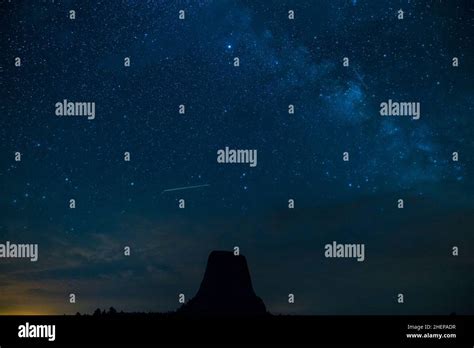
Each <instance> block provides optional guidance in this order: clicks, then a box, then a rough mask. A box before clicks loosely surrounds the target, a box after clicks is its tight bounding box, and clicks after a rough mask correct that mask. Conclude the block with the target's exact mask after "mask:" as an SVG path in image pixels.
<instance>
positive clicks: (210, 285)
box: [177, 251, 268, 316]
mask: <svg viewBox="0 0 474 348" xmlns="http://www.w3.org/2000/svg"><path fill="white" fill-rule="evenodd" d="M177 313H179V314H190V315H194V314H196V315H219V316H236V315H252V316H254V315H265V314H268V313H267V310H266V307H265V304H264V303H263V301H262V299H261V298H260V297H258V296H257V295H256V294H255V292H254V290H253V287H252V280H251V279H250V272H249V269H248V266H247V260H246V259H245V257H244V256H243V255H237V256H236V255H234V253H233V252H230V251H212V252H211V254H210V255H209V258H208V260H207V266H206V271H205V273H204V278H203V280H202V282H201V286H200V287H199V290H198V292H197V294H196V296H194V297H193V298H192V299H191V300H189V301H188V302H187V303H186V304H184V305H183V306H182V307H180V308H179V309H178V310H177Z"/></svg>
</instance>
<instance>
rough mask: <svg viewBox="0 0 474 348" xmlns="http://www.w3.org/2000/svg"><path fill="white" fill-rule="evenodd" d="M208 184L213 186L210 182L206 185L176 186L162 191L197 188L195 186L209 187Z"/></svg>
mask: <svg viewBox="0 0 474 348" xmlns="http://www.w3.org/2000/svg"><path fill="white" fill-rule="evenodd" d="M207 186H211V185H209V184H204V185H194V186H184V187H175V188H169V189H166V190H163V191H162V192H161V193H165V192H171V191H181V190H190V189H195V188H199V187H207Z"/></svg>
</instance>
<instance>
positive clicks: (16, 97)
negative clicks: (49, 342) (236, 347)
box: [0, 0, 474, 314]
mask: <svg viewBox="0 0 474 348" xmlns="http://www.w3.org/2000/svg"><path fill="white" fill-rule="evenodd" d="M181 9H184V10H185V15H186V19H185V20H180V19H179V18H178V11H179V10H181ZM399 9H402V10H403V11H404V19H403V20H399V19H397V11H398V10H399ZM70 10H75V11H76V18H75V19H74V20H71V19H70V18H69V11H70ZM289 10H294V11H295V19H294V20H289V19H288V11H289ZM473 11H474V7H473V4H472V2H470V1H461V0H453V1H444V0H436V1H415V0H411V1H410V0H403V1H376V0H332V1H323V0H315V1H309V0H298V1H296V0H295V1H288V0H283V1H282V0H278V1H277V0H272V1H253V0H252V1H247V0H219V1H217V0H216V1H211V0H199V1H198V0H196V1H162V0H156V1H138V0H133V1H132V0H123V1H97V2H86V1H58V0H56V1H51V0H49V1H39V0H38V1H28V2H27V1H11V2H8V1H2V2H0V18H1V20H0V23H1V24H0V28H1V35H0V52H1V53H0V91H1V94H0V122H1V127H0V140H1V143H0V147H1V151H0V216H1V218H0V242H1V243H4V242H5V241H7V240H9V241H11V242H16V243H38V244H39V260H38V262H36V263H32V262H29V261H28V260H8V259H2V260H1V261H0V270H1V271H0V314H26V313H34V314H43V313H47V314H63V313H75V312H77V311H80V312H92V311H93V310H94V309H95V308H97V307H102V308H104V307H109V306H114V307H115V308H117V309H119V310H125V311H168V310H173V309H175V308H177V307H178V305H179V304H178V294H179V293H184V294H186V296H187V297H188V298H190V297H192V296H193V295H194V294H195V292H196V291H197V289H198V287H199V283H200V281H201V279H202V275H203V272H204V268H205V264H206V260H207V257H208V255H209V253H210V252H211V251H212V250H216V249H218V250H232V249H233V247H234V246H239V247H240V250H241V253H242V254H243V255H245V256H246V257H247V261H248V263H249V267H250V272H251V276H252V279H253V285H254V288H255V291H256V293H257V294H258V295H259V296H260V297H261V298H262V299H263V300H264V302H265V303H266V305H267V307H268V309H269V310H270V311H271V312H273V313H288V314H449V313H452V312H456V313H470V314H473V313H474V299H473V296H472V294H473V293H474V272H472V270H473V266H474V236H473V233H472V232H473V230H472V229H473V227H474V201H473V194H474V185H473V180H472V175H473V169H474V168H473V167H474V163H473V161H472V155H473V153H474V151H473V150H474V142H473V136H472V130H473V129H474V128H473V127H474V121H473V117H472V116H473V111H474V95H473V91H474V84H473V72H474V59H473V54H474V49H473V47H474V42H473V34H474V29H473V25H474V23H473V18H474V16H473V14H474V12H473ZM15 57H20V58H21V67H15V65H14V60H15ZM125 57H130V61H131V65H130V67H124V58H125ZM235 57H239V59H240V66H239V67H235V66H234V65H233V60H234V58H235ZM343 57H348V58H349V59H350V65H349V67H344V66H343V64H342V59H343ZM453 57H458V58H459V66H458V67H453V66H452V59H453ZM63 99H67V100H70V101H90V102H95V103H96V117H95V119H94V120H87V119H86V118H81V117H58V116H56V115H55V106H54V105H55V103H56V102H58V101H62V100H63ZM388 99H393V100H397V101H413V102H420V104H421V117H420V119H419V120H412V119H411V118H409V117H398V118H397V117H381V116H380V114H379V106H380V103H381V102H384V101H385V102H386V101H388ZM180 104H184V105H185V106H186V113H185V114H184V115H180V114H179V113H178V106H179V105H180ZM289 104H293V105H294V106H295V113H294V114H293V115H290V114H288V105H289ZM225 146H229V147H231V148H236V149H257V150H258V165H257V167H255V168H251V167H249V166H248V165H246V164H218V163H217V161H216V151H217V150H218V149H222V148H224V147H225ZM16 151H19V152H21V154H22V160H21V162H15V160H14V153H15V152H16ZM125 151H128V152H130V155H131V161H130V162H125V161H124V152H125ZM345 151H347V152H349V154H350V161H348V162H345V161H343V160H342V154H343V152H345ZM454 151H456V152H458V153H459V161H457V162H454V161H452V153H453V152H454ZM204 184H208V185H209V186H205V187H201V188H196V189H190V190H182V191H172V192H165V193H163V190H166V189H169V188H175V187H184V186H192V185H204ZM71 198H74V199H75V200H76V209H69V199H71ZM181 198H182V199H185V201H186V208H185V209H179V208H178V200H179V199H181ZM290 198H291V199H294V200H295V209H291V210H290V209H288V199H290ZM399 198H403V199H404V201H405V208H404V209H397V200H398V199H399ZM333 240H335V241H338V242H341V243H365V252H366V256H365V257H366V260H365V261H364V262H356V261H355V260H351V259H347V260H341V259H339V260H338V259H326V258H324V245H325V244H326V243H331V242H332V241H333ZM454 245H456V246H458V247H459V250H460V251H459V256H457V257H454V256H452V254H451V251H452V250H451V249H452V246H454ZM124 246H130V247H131V255H130V256H129V257H126V256H124V254H123V248H124ZM70 293H75V294H76V297H77V299H76V300H77V302H76V303H75V304H70V303H69V294H70ZM288 293H294V294H295V303H294V304H289V303H288V301H287V296H288ZM398 293H403V294H404V295H405V303H404V304H398V303H397V302H396V296H397V294H398Z"/></svg>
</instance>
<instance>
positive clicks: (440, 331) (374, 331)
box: [0, 314, 474, 348]
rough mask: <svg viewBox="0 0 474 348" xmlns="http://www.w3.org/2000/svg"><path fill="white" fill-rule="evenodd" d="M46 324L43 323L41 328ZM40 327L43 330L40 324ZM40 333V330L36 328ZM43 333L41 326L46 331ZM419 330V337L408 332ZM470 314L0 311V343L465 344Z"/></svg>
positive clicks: (472, 338)
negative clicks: (50, 333)
mask: <svg viewBox="0 0 474 348" xmlns="http://www.w3.org/2000/svg"><path fill="white" fill-rule="evenodd" d="M26 323H28V327H30V326H31V325H55V337H54V341H53V340H51V341H48V338H46V337H43V338H31V337H26V338H25V337H22V338H20V337H18V334H19V327H20V325H25V324H26ZM44 328H45V327H43V329H44ZM44 330H45V329H44ZM38 332H40V331H38ZM45 332H46V331H45ZM407 334H408V335H420V337H414V336H412V337H407ZM473 342H474V317H473V316H456V315H452V316H265V317H258V318H257V317H254V318H249V317H246V318H219V319H216V318H198V317H183V316H176V315H155V314H117V315H112V316H98V317H97V316H0V346H1V347H2V348H5V347H9V346H14V345H16V344H20V345H22V346H30V345H32V344H35V343H40V344H42V345H44V344H46V345H57V344H80V345H82V344H100V345H104V344H113V345H117V344H126V345H130V346H135V345H137V344H149V343H155V344H170V343H171V344H175V343H181V344H183V343H184V344H198V343H220V344H222V343H270V344H276V343H317V344H364V343H377V344H380V343H386V344H396V345H398V344H401V343H407V344H414V345H427V346H433V345H439V344H442V345H454V344H457V345H465V346H470V347H472V344H473Z"/></svg>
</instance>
